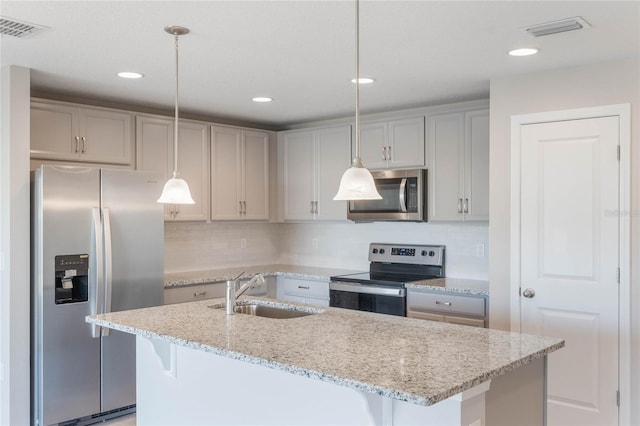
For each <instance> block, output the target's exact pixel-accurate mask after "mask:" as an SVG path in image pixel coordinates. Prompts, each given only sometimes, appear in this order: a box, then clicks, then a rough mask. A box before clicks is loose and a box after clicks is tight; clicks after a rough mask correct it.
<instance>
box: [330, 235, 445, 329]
mask: <svg viewBox="0 0 640 426" xmlns="http://www.w3.org/2000/svg"><path fill="white" fill-rule="evenodd" d="M369 262H370V263H369V272H361V273H357V274H348V275H337V276H333V277H331V282H330V283H329V297H330V299H329V306H333V307H336V308H346V309H355V310H358V311H369V312H376V313H381V314H389V315H399V316H406V290H405V284H407V283H410V282H419V281H424V280H432V279H434V278H443V277H444V273H445V246H436V245H415V244H386V243H371V244H370V245H369Z"/></svg>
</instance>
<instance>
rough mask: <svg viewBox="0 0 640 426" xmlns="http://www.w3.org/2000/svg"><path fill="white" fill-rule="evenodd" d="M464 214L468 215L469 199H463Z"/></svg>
mask: <svg viewBox="0 0 640 426" xmlns="http://www.w3.org/2000/svg"><path fill="white" fill-rule="evenodd" d="M464 212H465V213H469V199H468V198H465V199H464Z"/></svg>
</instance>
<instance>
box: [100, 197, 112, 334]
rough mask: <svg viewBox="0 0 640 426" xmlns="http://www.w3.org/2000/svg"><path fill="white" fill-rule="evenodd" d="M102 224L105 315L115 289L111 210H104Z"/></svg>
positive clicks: (107, 330)
mask: <svg viewBox="0 0 640 426" xmlns="http://www.w3.org/2000/svg"><path fill="white" fill-rule="evenodd" d="M102 224H103V229H104V313H105V314H108V313H110V312H111V293H112V288H113V274H112V272H113V270H112V253H111V217H110V216H109V209H108V208H106V207H104V208H103V209H102ZM102 335H103V336H108V335H109V329H108V328H103V329H102Z"/></svg>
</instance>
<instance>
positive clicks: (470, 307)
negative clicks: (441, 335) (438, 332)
mask: <svg viewBox="0 0 640 426" xmlns="http://www.w3.org/2000/svg"><path fill="white" fill-rule="evenodd" d="M487 311H488V310H487V298H486V297H485V296H478V295H466V294H452V293H447V292H443V291H434V292H426V291H422V290H415V289H407V317H409V318H418V319H424V320H431V321H442V322H448V323H452V324H462V325H470V326H474V327H486V326H487V324H488V321H487Z"/></svg>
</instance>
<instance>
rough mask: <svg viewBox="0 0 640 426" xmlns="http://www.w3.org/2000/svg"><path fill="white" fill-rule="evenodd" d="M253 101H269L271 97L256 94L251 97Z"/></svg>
mask: <svg viewBox="0 0 640 426" xmlns="http://www.w3.org/2000/svg"><path fill="white" fill-rule="evenodd" d="M251 100H252V101H253V102H271V101H272V100H273V98H269V97H267V96H256V97H255V98H252V99H251Z"/></svg>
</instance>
